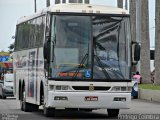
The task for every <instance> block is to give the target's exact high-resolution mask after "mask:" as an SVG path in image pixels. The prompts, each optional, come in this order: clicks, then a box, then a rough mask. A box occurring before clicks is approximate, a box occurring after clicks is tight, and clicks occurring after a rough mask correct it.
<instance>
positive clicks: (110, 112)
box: [107, 109, 119, 117]
mask: <svg viewBox="0 0 160 120" xmlns="http://www.w3.org/2000/svg"><path fill="white" fill-rule="evenodd" d="M107 112H108V117H118V114H119V109H107Z"/></svg>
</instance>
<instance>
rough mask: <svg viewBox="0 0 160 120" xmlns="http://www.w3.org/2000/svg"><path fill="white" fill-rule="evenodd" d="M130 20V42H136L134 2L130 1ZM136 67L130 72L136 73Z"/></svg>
mask: <svg viewBox="0 0 160 120" xmlns="http://www.w3.org/2000/svg"><path fill="white" fill-rule="evenodd" d="M129 8H130V10H129V11H130V20H131V35H132V41H133V42H137V40H136V0H130V7H129ZM136 71H137V68H136V65H133V66H132V72H136Z"/></svg>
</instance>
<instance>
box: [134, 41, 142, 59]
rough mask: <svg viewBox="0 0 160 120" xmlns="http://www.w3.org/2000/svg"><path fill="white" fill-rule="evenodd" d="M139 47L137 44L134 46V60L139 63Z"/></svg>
mask: <svg viewBox="0 0 160 120" xmlns="http://www.w3.org/2000/svg"><path fill="white" fill-rule="evenodd" d="M140 49H141V47H140V45H139V44H135V46H134V60H135V61H139V60H140V51H141V50H140Z"/></svg>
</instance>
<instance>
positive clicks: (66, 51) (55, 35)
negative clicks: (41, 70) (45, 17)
mask: <svg viewBox="0 0 160 120" xmlns="http://www.w3.org/2000/svg"><path fill="white" fill-rule="evenodd" d="M51 36H52V45H51V46H52V49H51V50H52V57H51V59H52V60H51V61H52V63H51V64H50V68H51V69H52V70H51V77H52V78H57V79H73V80H80V79H91V80H97V79H99V80H100V79H102V80H128V79H129V78H130V67H131V50H130V49H131V47H130V43H131V36H130V24H129V17H126V16H125V17H124V16H117V17H116V16H114V17H113V16H108V15H107V16H105V15H94V16H77V15H75V16H74V15H72V16H71V15H53V16H52V28H51Z"/></svg>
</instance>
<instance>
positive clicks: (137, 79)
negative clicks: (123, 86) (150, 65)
mask: <svg viewBox="0 0 160 120" xmlns="http://www.w3.org/2000/svg"><path fill="white" fill-rule="evenodd" d="M133 78H134V79H135V80H136V81H137V83H138V84H141V82H142V76H141V75H140V74H139V72H138V71H137V72H136V74H135V75H133Z"/></svg>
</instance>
